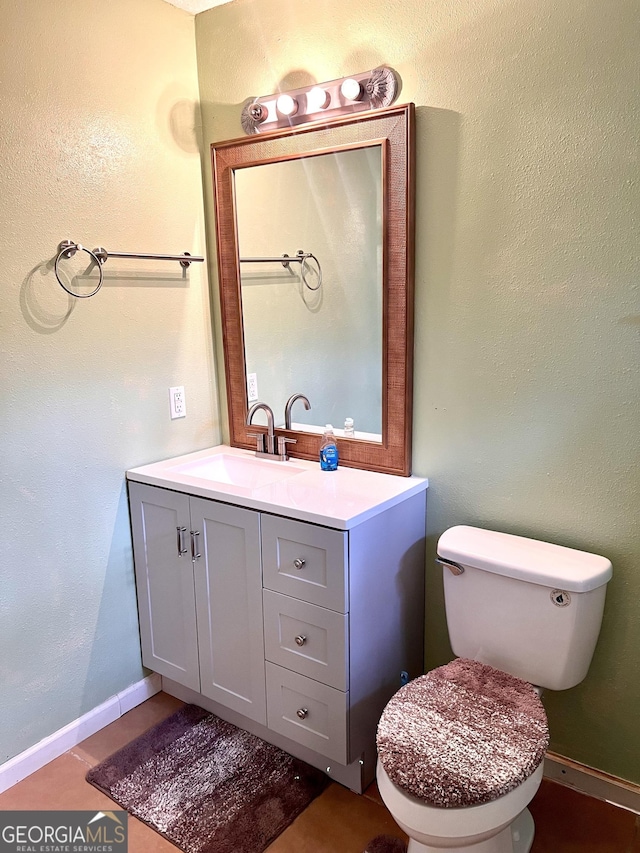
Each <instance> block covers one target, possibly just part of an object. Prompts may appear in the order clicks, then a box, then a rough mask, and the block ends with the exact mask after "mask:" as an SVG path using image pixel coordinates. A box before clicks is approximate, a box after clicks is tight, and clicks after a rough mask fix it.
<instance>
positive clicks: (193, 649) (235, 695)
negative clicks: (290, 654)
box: [129, 483, 266, 724]
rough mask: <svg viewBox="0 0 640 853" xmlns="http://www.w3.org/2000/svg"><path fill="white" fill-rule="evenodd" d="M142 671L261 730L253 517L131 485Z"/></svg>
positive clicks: (214, 503)
mask: <svg viewBox="0 0 640 853" xmlns="http://www.w3.org/2000/svg"><path fill="white" fill-rule="evenodd" d="M129 503H130V511H131V526H132V531H133V550H134V562H135V573H136V585H137V593H138V611H139V618H140V636H141V644H142V661H143V663H144V664H145V666H148V667H149V668H150V669H152V670H154V671H155V672H159V673H160V674H161V675H164V676H167V677H168V678H170V679H172V680H173V681H176V682H178V683H179V684H182V685H184V686H185V687H188V688H190V689H191V690H195V691H197V692H198V693H201V694H202V695H203V696H207V697H208V698H209V699H213V700H214V701H216V702H219V703H221V704H222V705H224V706H225V707H227V708H230V709H232V710H234V711H237V712H239V713H241V714H243V715H244V716H246V717H248V718H250V719H252V720H255V721H256V722H258V723H262V724H264V723H266V698H265V678H264V640H263V634H262V591H261V586H262V583H261V561H260V523H259V513H257V512H254V511H253V510H248V509H243V508H241V507H235V506H229V505H227V504H224V503H220V502H218V501H212V500H205V499H203V498H196V497H190V496H189V495H185V494H180V493H178V492H172V491H170V490H168V489H162V488H157V487H155V486H147V485H143V484H141V483H129Z"/></svg>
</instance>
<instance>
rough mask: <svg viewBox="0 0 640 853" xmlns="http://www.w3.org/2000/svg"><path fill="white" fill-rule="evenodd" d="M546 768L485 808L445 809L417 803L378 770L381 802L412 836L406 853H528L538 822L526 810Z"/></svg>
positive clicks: (380, 766)
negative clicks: (535, 825)
mask: <svg viewBox="0 0 640 853" xmlns="http://www.w3.org/2000/svg"><path fill="white" fill-rule="evenodd" d="M542 771H543V765H542V764H540V765H539V767H538V769H537V770H536V771H535V772H534V773H533V774H532V775H531V776H529V778H528V779H527V780H526V781H525V782H523V783H522V785H519V786H518V787H517V788H515V789H514V790H513V791H510V792H509V793H508V794H504V795H503V796H502V797H499V798H498V799H497V800H493V801H492V802H490V803H484V804H483V805H480V806H467V807H466V808H460V809H443V808H437V807H435V806H429V805H427V804H426V803H425V802H424V801H423V800H419V799H418V798H417V797H412V796H411V795H410V794H407V792H406V791H403V789H402V788H400V787H398V786H397V785H396V784H395V783H394V782H392V781H391V779H390V778H389V776H388V775H387V773H386V772H385V769H384V767H383V766H382V764H381V762H380V761H378V766H377V771H376V773H377V782H378V790H379V791H380V796H381V797H382V800H383V802H384V803H385V805H386V807H387V808H388V809H389V811H390V812H391V814H392V815H393V818H394V820H395V822H396V823H397V824H398V826H399V827H400V828H401V829H402V830H403V831H404V832H406V834H407V835H408V836H409V839H410V840H409V849H408V851H407V853H436V851H445V852H446V853H463V851H468V853H527V851H528V850H529V849H530V848H531V843H532V841H533V834H534V827H533V818H532V817H531V814H530V812H529V810H528V809H527V806H528V805H529V803H530V802H531V800H532V799H533V798H534V796H535V793H536V791H537V790H538V788H539V786H540V782H541V781H542Z"/></svg>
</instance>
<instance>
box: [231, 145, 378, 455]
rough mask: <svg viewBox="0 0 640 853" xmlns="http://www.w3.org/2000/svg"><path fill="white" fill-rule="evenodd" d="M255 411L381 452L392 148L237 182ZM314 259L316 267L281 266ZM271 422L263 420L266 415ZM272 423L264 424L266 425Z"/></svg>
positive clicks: (295, 165)
mask: <svg viewBox="0 0 640 853" xmlns="http://www.w3.org/2000/svg"><path fill="white" fill-rule="evenodd" d="M234 179H235V207H236V226H237V233H238V251H239V263H240V285H241V299H242V322H243V332H244V355H245V366H246V371H247V377H248V378H249V377H251V382H247V394H248V399H247V403H248V404H249V405H251V404H252V403H253V402H255V401H256V400H258V399H260V400H264V401H267V402H268V404H269V405H270V406H271V408H272V409H273V412H274V415H275V418H276V424H277V425H279V426H284V408H285V404H286V402H287V400H288V398H289V397H290V396H291V394H293V393H304V394H305V396H306V397H308V399H309V401H310V403H311V409H310V411H306V409H305V408H304V406H303V405H302V404H296V406H295V408H294V409H293V413H292V414H293V422H292V428H293V429H294V430H305V431H309V432H316V433H321V432H322V430H323V427H324V425H325V424H328V423H330V424H332V425H333V426H334V429H335V433H336V435H338V436H340V435H342V434H343V427H344V422H345V419H346V418H351V419H352V421H353V424H354V430H355V433H354V435H355V437H356V438H364V439H367V440H370V441H376V442H381V441H382V381H383V370H382V356H383V345H382V344H383V341H382V257H383V253H382V248H383V244H382V236H383V235H382V222H383V217H382V147H381V145H379V144H378V145H365V146H362V147H357V148H353V149H349V150H343V151H336V152H329V153H324V154H318V155H316V156H311V157H300V158H294V159H289V160H283V161H280V162H276V163H264V164H261V165H257V166H249V167H244V168H239V169H236V170H235V171H234ZM298 251H302V252H304V253H311V254H312V255H313V256H314V259H315V260H314V259H309V261H308V263H305V265H304V266H303V265H302V263H294V262H292V263H285V264H284V265H283V263H282V262H281V261H279V260H276V259H277V258H280V257H281V256H283V255H290V256H293V255H295V254H296V253H297V252H298ZM261 416H262V418H264V415H263V414H262V413H261ZM260 422H264V421H261V420H260V416H258V414H257V415H256V423H260Z"/></svg>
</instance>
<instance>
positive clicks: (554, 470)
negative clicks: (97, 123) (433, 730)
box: [196, 0, 640, 782]
mask: <svg viewBox="0 0 640 853" xmlns="http://www.w3.org/2000/svg"><path fill="white" fill-rule="evenodd" d="M196 44H197V54H198V70H199V79H200V94H201V99H202V115H203V130H204V133H203V139H204V142H205V147H206V143H210V142H212V141H215V140H221V139H228V138H231V137H235V136H240V135H241V133H242V132H241V128H240V122H239V116H240V107H241V105H242V103H243V102H244V100H245V99H246V98H247V97H249V96H256V95H261V94H267V93H269V92H272V91H275V90H276V89H277V87H278V85H279V84H282V87H283V88H294V87H296V86H299V85H305V84H306V83H308V82H311V81H312V80H317V81H323V80H331V79H334V78H336V77H340V76H342V75H348V74H350V73H357V72H359V71H363V70H367V69H369V68H373V67H375V66H376V65H379V64H382V63H386V64H388V65H391V66H392V67H393V68H395V69H396V70H397V71H398V72H399V73H400V75H401V77H402V80H403V90H402V93H401V96H400V101H402V102H407V101H413V102H414V103H415V104H416V106H417V143H418V151H417V163H418V165H417V229H416V230H417V234H416V237H417V239H416V243H417V246H416V347H415V419H414V453H413V459H414V472H415V473H417V474H420V475H426V476H428V477H429V478H430V481H431V489H430V493H429V518H428V526H429V531H430V546H431V548H430V550H431V554H432V555H433V552H434V549H435V542H436V540H437V537H438V535H439V534H440V533H441V532H442V531H443V530H444V529H445V528H446V527H448V526H450V525H452V524H457V523H461V522H466V523H471V524H478V525H480V526H486V527H490V528H495V529H498V530H504V531H508V532H514V533H519V534H523V535H530V536H534V537H538V538H541V539H548V540H550V541H554V542H558V543H561V544H565V545H570V546H573V547H577V548H583V549H585V550H591V551H594V552H598V553H601V554H604V555H606V556H607V557H609V558H610V559H611V560H612V562H613V565H614V573H615V574H614V579H613V581H612V583H611V584H610V588H609V592H608V601H607V607H606V612H605V619H604V624H603V628H602V634H601V638H600V643H599V646H598V649H597V652H596V655H595V659H594V662H593V665H592V667H591V671H590V673H589V675H588V677H587V678H586V680H585V681H584V683H583V684H582V685H580V686H579V687H577V688H574V689H573V690H570V691H568V692H565V693H561V694H555V695H554V694H550V693H549V694H547V695H546V697H545V705H546V707H547V709H548V713H549V720H550V726H551V731H552V749H554V750H555V751H557V752H559V753H562V754H564V755H566V756H569V757H571V758H573V759H575V760H577V761H580V762H584V763H586V764H589V765H592V766H594V767H596V768H599V769H601V770H603V771H606V772H609V773H612V774H615V775H617V776H620V777H623V778H625V779H629V780H632V781H634V782H640V729H638V726H637V715H638V708H639V707H640V677H639V676H640V672H639V657H638V648H640V619H638V613H637V611H638V601H639V600H640V533H639V531H638V508H639V505H640V501H639V497H640V495H639V485H640V483H639V468H638V461H639V460H638V433H639V426H640V417H639V415H640V410H639V403H638V401H639V399H640V395H639V393H638V392H639V391H640V388H639V381H638V376H639V372H638V369H637V368H638V356H639V346H638V338H639V332H640V311H639V305H638V290H637V287H638V281H639V279H640V261H639V259H638V245H639V243H640V240H639V238H640V235H639V233H638V231H639V228H640V203H639V191H638V183H637V180H638V133H637V131H638V127H639V126H640V115H639V114H638V94H637V81H638V79H639V78H640V51H639V50H638V45H640V17H639V16H638V6H637V0H616V2H614V3H602V2H601V0H564V2H562V3H558V2H556V0H518V1H517V2H515V0H482V2H480V0H475V1H474V2H471V0H460V2H456V3H451V2H449V0H447V2H445V0H430V2H426V3H425V2H424V0H403V2H401V3H400V2H397V0H384V2H382V0H366V2H365V0H352V2H350V3H349V4H344V3H343V2H338V0H324V1H323V2H320V0H305V2H304V3H301V2H297V3H296V2H291V0H234V2H233V3H231V4H229V5H225V6H222V7H219V8H216V9H213V10H211V11H209V12H205V13H203V14H201V15H199V16H197V18H196ZM207 163H208V158H207V157H206V155H205V193H206V196H205V198H206V203H207V204H208V205H209V219H211V192H210V186H211V183H210V177H211V176H210V171H209V167H208V165H207ZM212 238H213V235H212V233H210V234H209V239H210V244H211V245H212V242H211V241H212ZM217 322H218V321H217V315H216V323H217ZM218 366H219V370H220V371H221V370H222V358H221V353H220V351H219V350H218ZM220 375H222V374H220ZM302 390H304V389H302ZM427 574H428V600H427V658H428V665H429V666H430V667H431V666H434V665H437V664H439V663H441V662H444V661H446V660H447V659H448V658H449V656H450V650H449V647H448V642H447V638H446V628H445V624H444V619H443V609H442V596H441V582H440V579H439V576H438V571H437V570H436V568H435V567H433V566H432V563H431V561H429V562H428V564H427Z"/></svg>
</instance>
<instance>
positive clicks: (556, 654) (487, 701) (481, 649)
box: [377, 526, 612, 853]
mask: <svg viewBox="0 0 640 853" xmlns="http://www.w3.org/2000/svg"><path fill="white" fill-rule="evenodd" d="M438 557H439V559H438V562H441V563H442V564H443V578H444V590H445V607H446V614H447V626H448V630H449V637H450V640H451V647H452V649H453V651H454V654H456V655H457V656H458V657H457V659H456V660H454V661H452V662H451V663H449V664H446V665H445V666H442V667H439V668H437V669H435V670H432V671H431V672H429V673H427V674H426V675H423V676H420V677H419V678H416V679H414V680H413V681H410V682H409V683H408V684H406V685H404V686H403V687H401V688H400V690H399V691H398V692H397V693H396V694H395V695H394V696H393V697H392V698H391V700H390V701H389V703H388V704H387V706H386V708H385V709H384V711H383V713H382V716H381V718H380V722H379V724H378V734H377V746H378V768H377V780H378V788H379V791H380V795H381V797H382V800H383V802H384V803H385V805H386V806H387V808H388V809H389V811H390V813H391V815H392V816H393V818H394V819H395V821H396V823H398V825H399V826H400V827H401V828H402V829H403V830H404V831H405V832H406V834H407V835H408V836H409V839H410V841H409V849H408V853H438V851H448V853H528V851H529V850H530V849H531V845H532V843H533V835H534V825H533V819H532V818H531V815H530V813H529V811H528V809H527V805H528V804H529V803H530V802H531V800H532V799H533V797H534V796H535V793H536V791H537V790H538V787H539V785H540V782H541V779H542V774H543V763H542V762H543V758H544V753H545V751H546V748H547V746H548V729H547V720H546V714H545V712H544V708H543V706H542V703H541V701H540V698H539V692H538V688H535V687H533V686H532V685H533V684H536V685H540V687H541V688H546V689H553V690H564V689H568V688H570V687H573V686H575V685H576V684H578V683H579V682H580V681H582V680H583V678H584V677H585V675H586V673H587V670H588V667H589V664H590V662H591V659H592V656H593V652H594V649H595V645H596V642H597V638H598V634H599V631H600V625H601V622H602V612H603V609H604V599H605V591H606V584H607V582H608V581H609V579H610V578H611V575H612V568H611V563H610V562H609V560H607V559H606V558H604V557H599V556H596V555H594V554H589V553H586V552H583V551H577V550H575V549H571V548H564V547H562V546H558V545H552V544H550V543H546V542H539V541H538V540H532V539H526V538H523V537H519V536H512V535H510V534H505V533H497V532H495V531H489V530H481V529H479V528H474V527H466V526H459V527H454V528H450V529H449V530H448V531H446V532H445V533H444V534H443V535H442V536H441V537H440V540H439V542H438Z"/></svg>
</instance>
